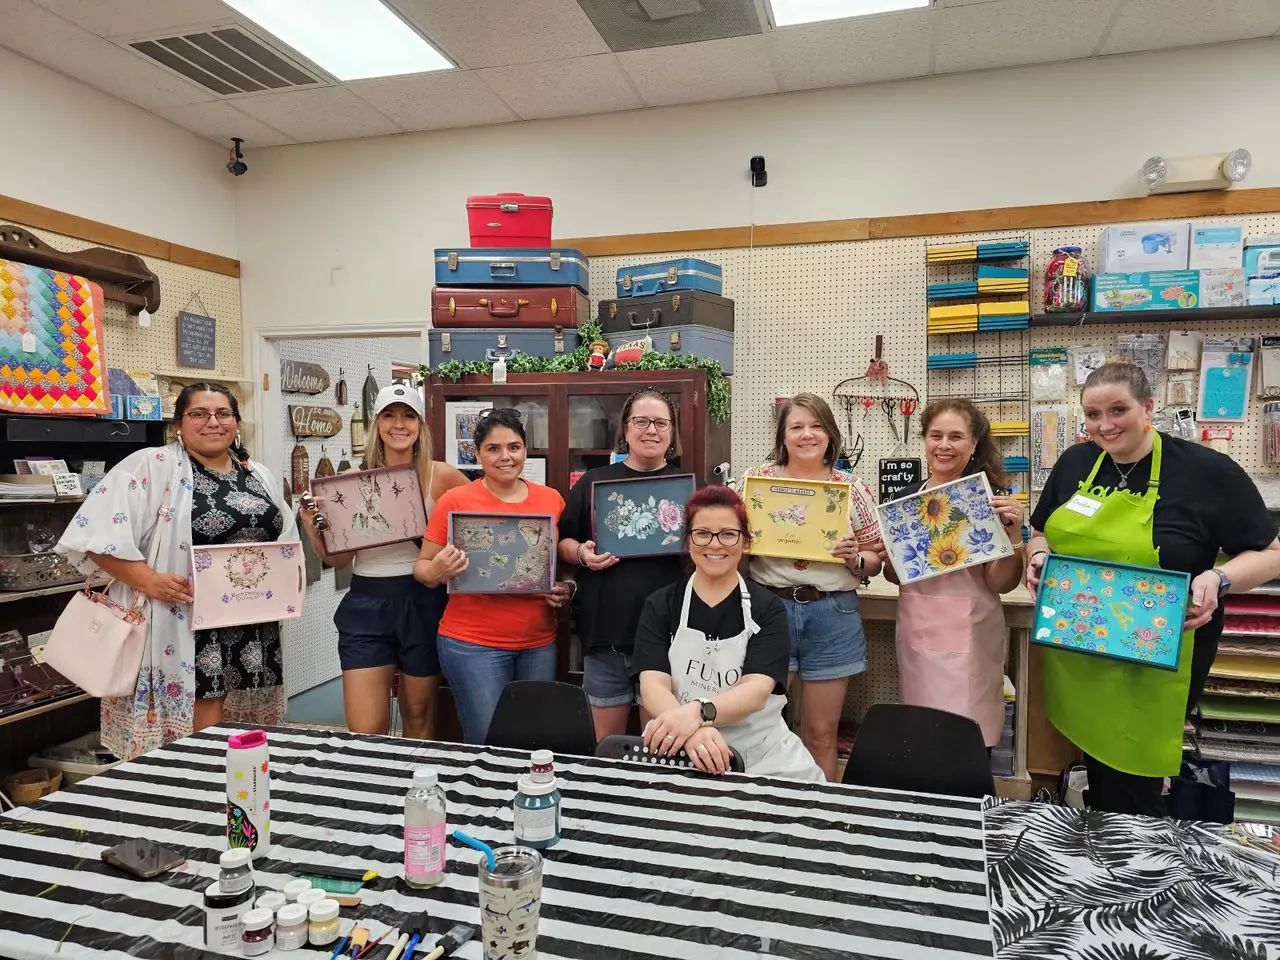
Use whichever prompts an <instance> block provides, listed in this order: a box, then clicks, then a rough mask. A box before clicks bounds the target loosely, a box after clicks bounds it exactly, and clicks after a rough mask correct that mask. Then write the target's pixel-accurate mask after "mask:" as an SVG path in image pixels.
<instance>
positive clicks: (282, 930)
mask: <svg viewBox="0 0 1280 960" xmlns="http://www.w3.org/2000/svg"><path fill="white" fill-rule="evenodd" d="M306 945H307V908H306V907H304V906H301V905H300V904H297V903H290V904H287V905H285V906H283V907H281V908H280V910H279V911H278V912H277V913H276V949H277V950H301V949H302V948H303V947H305V946H306Z"/></svg>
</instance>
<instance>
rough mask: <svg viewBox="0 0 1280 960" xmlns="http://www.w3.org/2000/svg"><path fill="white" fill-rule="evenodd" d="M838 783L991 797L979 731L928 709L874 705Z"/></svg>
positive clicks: (957, 718) (992, 787)
mask: <svg viewBox="0 0 1280 960" xmlns="http://www.w3.org/2000/svg"><path fill="white" fill-rule="evenodd" d="M842 780H843V782H844V783H847V784H852V785H857V786H863V787H888V788H889V789H892V790H910V791H912V792H918V793H941V794H947V795H949V796H955V797H984V796H988V795H990V794H994V793H995V781H994V780H993V779H992V777H991V758H990V757H989V756H988V755H987V746H986V743H985V742H984V741H983V739H982V730H981V728H980V727H979V726H978V725H977V724H976V723H974V722H973V721H972V720H970V719H969V718H968V717H962V716H960V715H958V714H955V713H947V712H946V711H945V710H934V709H932V708H931V707H914V706H909V705H907V704H904V703H877V704H874V705H873V706H872V707H871V709H869V710H868V711H867V716H866V718H865V719H864V720H863V721H862V725H861V726H860V727H859V728H858V736H857V738H856V739H855V740H854V741H853V749H852V750H850V751H849V762H848V763H847V764H846V765H845V768H844V777H843V778H842Z"/></svg>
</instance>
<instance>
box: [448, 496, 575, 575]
mask: <svg viewBox="0 0 1280 960" xmlns="http://www.w3.org/2000/svg"><path fill="white" fill-rule="evenodd" d="M449 542H450V543H451V544H453V545H454V546H455V547H457V548H458V549H459V550H461V551H462V552H463V553H465V554H466V555H467V569H466V570H464V571H462V573H460V574H459V575H458V576H456V577H454V578H453V579H452V580H450V581H449V593H496V594H529V593H550V592H551V588H552V587H553V586H554V585H555V582H556V522H555V518H554V517H552V516H551V515H550V514H545V513H543V514H536V513H473V512H469V511H461V510H459V511H454V512H451V513H450V514H449Z"/></svg>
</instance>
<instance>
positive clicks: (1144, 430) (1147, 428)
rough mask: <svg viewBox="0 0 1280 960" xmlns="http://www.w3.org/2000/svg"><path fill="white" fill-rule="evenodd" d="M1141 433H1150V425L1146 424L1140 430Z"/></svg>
mask: <svg viewBox="0 0 1280 960" xmlns="http://www.w3.org/2000/svg"><path fill="white" fill-rule="evenodd" d="M1142 432H1143V433H1150V432H1151V424H1149V423H1148V424H1147V425H1146V426H1145V427H1143V428H1142Z"/></svg>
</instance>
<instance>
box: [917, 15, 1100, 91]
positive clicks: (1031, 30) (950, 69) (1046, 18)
mask: <svg viewBox="0 0 1280 960" xmlns="http://www.w3.org/2000/svg"><path fill="white" fill-rule="evenodd" d="M1116 3H1117V0H1071V9H1070V11H1069V12H1064V9H1065V8H1064V7H1063V5H1062V0H995V2H993V3H982V4H975V5H973V6H965V7H949V8H947V9H940V10H935V11H934V14H933V46H934V61H933V69H934V72H935V73H957V72H959V71H961V70H987V69H991V68H995V67H1014V66H1020V65H1022V64H1027V63H1049V62H1052V61H1055V60H1074V59H1077V58H1079V57H1088V56H1090V55H1091V54H1092V53H1093V50H1094V48H1095V47H1096V46H1097V45H1098V41H1099V40H1100V39H1101V38H1102V34H1103V31H1104V30H1105V29H1106V27H1107V22H1108V20H1109V19H1110V16H1111V13H1112V11H1113V10H1114V9H1115V7H1116Z"/></svg>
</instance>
